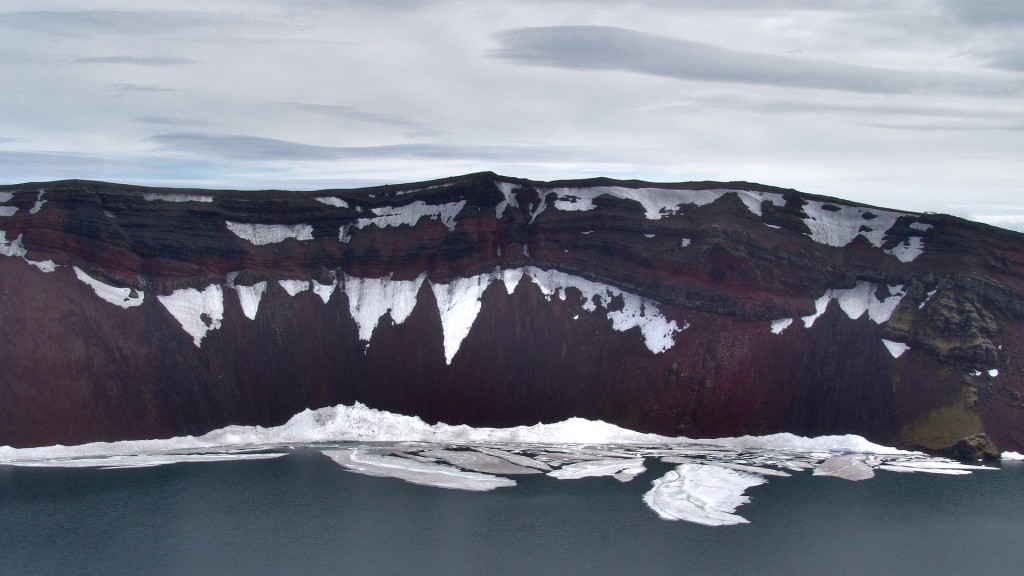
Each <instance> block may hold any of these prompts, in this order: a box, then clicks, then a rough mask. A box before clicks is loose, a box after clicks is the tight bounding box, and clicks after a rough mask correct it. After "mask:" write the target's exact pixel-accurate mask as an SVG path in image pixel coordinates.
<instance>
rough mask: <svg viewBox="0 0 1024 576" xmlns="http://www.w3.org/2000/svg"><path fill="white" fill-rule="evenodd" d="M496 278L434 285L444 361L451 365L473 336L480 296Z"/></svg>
mask: <svg viewBox="0 0 1024 576" xmlns="http://www.w3.org/2000/svg"><path fill="white" fill-rule="evenodd" d="M493 279H494V275H493V274H478V275H476V276H472V277H470V278H458V279H456V280H453V281H452V282H450V283H448V284H434V283H431V286H430V287H431V289H432V290H433V292H434V299H435V300H436V301H437V308H438V311H439V312H440V313H441V331H442V332H443V334H444V360H445V363H446V364H451V363H452V359H453V358H454V357H455V353H456V352H458V351H459V346H461V345H462V341H463V340H465V339H466V336H468V335H469V330H470V328H472V327H473V322H474V321H476V317H477V315H478V314H479V313H480V297H481V296H483V293H484V290H486V289H487V287H488V286H490V284H491V280H493Z"/></svg>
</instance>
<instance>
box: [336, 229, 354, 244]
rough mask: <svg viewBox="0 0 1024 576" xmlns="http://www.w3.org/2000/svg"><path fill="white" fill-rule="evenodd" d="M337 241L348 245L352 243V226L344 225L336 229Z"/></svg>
mask: <svg viewBox="0 0 1024 576" xmlns="http://www.w3.org/2000/svg"><path fill="white" fill-rule="evenodd" d="M338 241H339V242H344V243H345V244H348V243H349V242H351V241H352V225H351V224H344V225H342V226H341V227H340V228H338Z"/></svg>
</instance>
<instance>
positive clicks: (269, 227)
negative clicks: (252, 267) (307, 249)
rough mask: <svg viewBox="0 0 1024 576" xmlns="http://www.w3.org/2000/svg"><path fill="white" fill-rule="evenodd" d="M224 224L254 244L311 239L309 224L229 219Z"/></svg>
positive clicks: (264, 244)
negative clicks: (290, 239) (248, 222)
mask: <svg viewBox="0 0 1024 576" xmlns="http://www.w3.org/2000/svg"><path fill="white" fill-rule="evenodd" d="M225 224H226V225H227V227H228V230H231V231H232V232H234V234H235V236H238V237H239V238H241V239H243V240H248V241H249V242H251V243H252V244H255V245H256V246H266V245H267V244H276V243H278V242H284V241H285V240H287V239H289V238H294V239H296V240H300V241H309V240H312V239H313V227H312V226H310V225H309V224H292V225H289V224H246V223H243V222H231V221H225Z"/></svg>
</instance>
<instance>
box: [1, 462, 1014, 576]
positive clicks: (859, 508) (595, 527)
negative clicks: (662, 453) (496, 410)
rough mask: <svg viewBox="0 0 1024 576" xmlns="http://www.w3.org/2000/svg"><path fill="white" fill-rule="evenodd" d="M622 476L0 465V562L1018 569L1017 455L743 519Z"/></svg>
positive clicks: (797, 496)
mask: <svg viewBox="0 0 1024 576" xmlns="http://www.w3.org/2000/svg"><path fill="white" fill-rule="evenodd" d="M648 465H649V467H650V468H651V470H649V471H648V472H647V473H645V474H644V475H642V476H640V477H639V478H637V479H636V480H633V481H632V482H629V483H626V484H620V483H619V482H617V481H616V480H614V479H612V478H588V479H581V480H571V481H559V480H555V479H552V478H547V477H524V478H519V479H517V480H518V481H519V485H518V486H516V487H514V488H511V489H500V490H497V491H495V492H488V493H469V492H459V491H453V490H444V489H438V488H428V487H421V486H414V485H411V484H406V483H404V482H401V481H399V480H393V479H388V478H371V477H366V476H360V475H357V474H354V473H351V472H347V471H345V470H343V469H342V468H340V467H338V466H337V465H335V464H334V463H332V462H331V461H330V460H328V459H327V458H326V457H323V456H321V455H320V454H319V453H316V452H312V451H305V452H297V453H293V454H290V455H288V456H285V457H283V458H278V459H275V460H262V461H239V462H225V463H209V464H176V465H170V466H161V467H156V468H142V469H120V470H96V469H54V468H45V469H34V468H12V467H4V466H0V574H3V575H8V574H10V575H19V576H28V575H33V574H46V575H54V574H76V575H87V574H103V575H109V574H147V575H160V574H190V575H191V574H216V575H231V574H245V575H259V574H288V575H292V574H294V575H307V574H309V575H313V574H368V575H374V574H403V575H407V574H444V575H458V574H588V575H590V574H631V575H632V574H636V575H642V574H659V575H661V574H700V575H708V574H730V575H747V574H750V575H756V574H785V575H789V576H792V575H799V574H831V575H846V574H872V575H878V574H900V575H911V574H928V575H943V574H957V575H960V574H986V575H999V574H1013V575H1016V574H1020V573H1021V570H1022V567H1024V546H1022V543H1024V465H1013V464H1007V465H1005V467H1004V469H1003V470H1002V471H999V472H984V473H974V474H972V475H970V476H940V475H931V474H898V473H886V472H880V473H879V474H878V476H877V477H876V478H874V479H873V480H869V481H864V482H849V481H845V480H841V479H837V478H821V477H812V476H811V475H810V474H809V473H805V474H797V475H795V476H794V477H792V478H780V479H773V480H771V481H770V482H769V483H768V484H766V485H763V486H759V487H756V488H753V489H751V490H750V491H749V492H748V493H749V494H750V495H751V496H752V502H751V503H750V504H747V505H746V506H743V507H741V508H740V509H739V510H738V513H740V514H741V515H743V516H744V517H746V518H747V519H749V520H750V522H751V523H750V524H748V525H740V526H726V527H706V526H699V525H694V524H686V523H681V522H668V521H664V520H661V519H659V518H658V517H657V516H656V515H655V514H654V513H653V512H652V511H650V510H649V509H647V508H646V507H645V506H644V504H643V502H642V500H641V495H642V494H643V493H644V492H646V491H647V490H648V489H649V488H650V482H651V480H653V479H654V478H657V477H658V476H660V475H661V474H662V473H664V472H665V471H666V470H668V469H669V467H668V466H661V465H657V464H652V461H650V460H649V461H648Z"/></svg>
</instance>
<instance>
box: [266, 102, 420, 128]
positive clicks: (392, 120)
mask: <svg viewBox="0 0 1024 576" xmlns="http://www.w3.org/2000/svg"><path fill="white" fill-rule="evenodd" d="M284 105H285V106H288V107H290V108H294V109H296V110H302V111H303V112H309V113H312V114H321V115H324V116H331V117H335V118H341V119H345V120H352V121H356V122H365V123H368V124H383V125H388V126H395V127H398V128H405V129H406V130H407V131H408V132H409V133H410V134H420V135H424V134H428V133H433V132H435V131H434V130H431V129H429V128H428V127H427V126H426V125H424V124H422V123H420V122H416V121H414V120H409V119H408V118H405V117H403V116H399V115H397V114H380V113H376V112H367V111H365V110H360V109H358V108H355V107H352V106H345V105H342V104H310V103H305V102H288V103H284Z"/></svg>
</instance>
